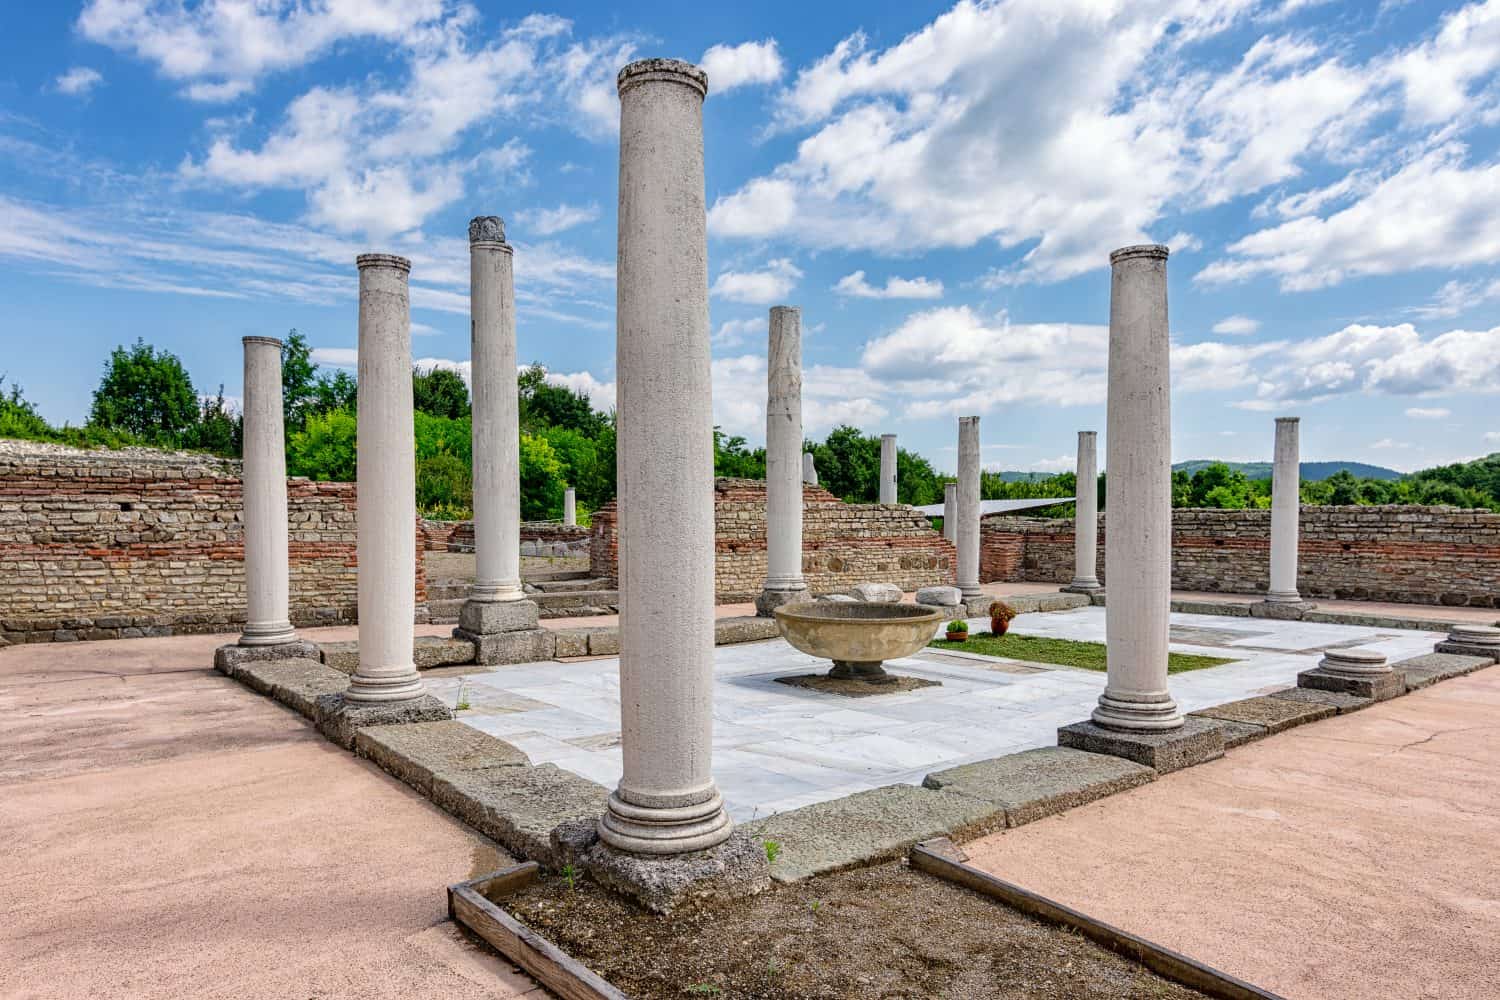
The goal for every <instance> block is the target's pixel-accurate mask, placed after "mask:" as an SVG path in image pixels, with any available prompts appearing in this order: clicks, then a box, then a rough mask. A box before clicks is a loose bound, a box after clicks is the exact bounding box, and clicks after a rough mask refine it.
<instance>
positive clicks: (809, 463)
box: [802, 451, 818, 486]
mask: <svg viewBox="0 0 1500 1000" xmlns="http://www.w3.org/2000/svg"><path fill="white" fill-rule="evenodd" d="M802 481H803V482H804V483H806V484H807V485H809V486H816V485H818V466H817V463H815V462H814V461H813V456H812V452H810V451H809V452H804V453H803V455H802Z"/></svg>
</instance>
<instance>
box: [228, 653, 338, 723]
mask: <svg viewBox="0 0 1500 1000" xmlns="http://www.w3.org/2000/svg"><path fill="white" fill-rule="evenodd" d="M235 680H237V681H239V682H240V683H241V684H243V685H245V686H246V687H248V688H249V689H250V690H252V691H258V692H259V693H261V694H263V695H266V696H267V697H269V698H272V699H274V700H276V701H279V702H281V703H282V704H283V705H285V706H286V707H287V708H290V709H291V710H292V711H294V712H296V713H298V714H299V715H301V716H303V717H304V718H307V719H315V718H316V715H317V702H318V699H319V698H321V697H322V696H324V695H329V694H338V693H340V692H342V691H343V690H344V689H345V688H346V687H348V686H349V678H348V677H346V676H344V675H343V674H341V673H339V672H338V671H337V670H333V669H331V668H329V667H326V666H324V665H323V664H321V663H319V662H318V661H317V660H315V659H299V660H252V661H250V662H249V663H246V664H243V665H241V666H240V668H239V671H238V673H236V674H235Z"/></svg>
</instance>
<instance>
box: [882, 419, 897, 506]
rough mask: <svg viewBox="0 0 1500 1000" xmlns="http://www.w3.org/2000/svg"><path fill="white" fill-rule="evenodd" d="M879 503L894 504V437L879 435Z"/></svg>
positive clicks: (891, 435)
mask: <svg viewBox="0 0 1500 1000" xmlns="http://www.w3.org/2000/svg"><path fill="white" fill-rule="evenodd" d="M880 502H881V503H895V502H896V435H894V434H882V435H880Z"/></svg>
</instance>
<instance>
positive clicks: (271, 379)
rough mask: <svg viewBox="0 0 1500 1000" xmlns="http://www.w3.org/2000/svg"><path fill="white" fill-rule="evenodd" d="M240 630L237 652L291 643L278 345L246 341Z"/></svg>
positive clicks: (272, 341) (265, 339)
mask: <svg viewBox="0 0 1500 1000" xmlns="http://www.w3.org/2000/svg"><path fill="white" fill-rule="evenodd" d="M243 344H244V347H245V382H244V401H243V405H244V413H245V439H244V466H243V471H242V473H241V475H242V480H241V481H242V482H243V484H244V487H243V492H244V498H245V629H244V632H243V633H241V635H240V645H241V646H277V645H283V644H286V643H290V642H294V641H295V640H296V638H297V633H296V632H294V631H293V630H292V623H291V619H290V617H289V614H288V606H289V603H290V601H289V587H290V581H289V572H290V564H289V561H288V557H287V512H286V437H285V433H286V432H285V428H284V426H283V421H282V411H281V341H279V340H277V339H276V338H274V337H245V338H243Z"/></svg>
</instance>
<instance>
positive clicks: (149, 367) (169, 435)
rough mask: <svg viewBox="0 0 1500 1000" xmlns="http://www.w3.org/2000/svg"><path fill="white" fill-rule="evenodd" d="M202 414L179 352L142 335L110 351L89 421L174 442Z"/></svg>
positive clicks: (173, 443)
mask: <svg viewBox="0 0 1500 1000" xmlns="http://www.w3.org/2000/svg"><path fill="white" fill-rule="evenodd" d="M198 417H199V411H198V394H197V392H195V391H194V390H193V380H192V379H191V378H189V377H188V373H187V369H185V368H183V367H182V361H181V360H180V359H179V358H178V357H177V355H175V354H173V353H171V352H170V351H158V350H156V348H154V347H152V346H151V345H150V344H148V343H146V342H145V341H144V340H140V339H138V340H136V342H135V344H134V346H132V347H130V348H128V349H127V348H125V347H117V348H115V349H114V350H113V351H111V352H110V355H109V361H108V362H107V363H106V364H105V366H104V377H103V378H102V379H100V381H99V388H97V389H95V390H94V402H93V406H92V407H91V408H90V410H89V423H91V424H96V425H98V426H100V427H105V428H109V429H111V430H120V431H126V432H128V433H131V434H136V435H139V436H140V437H142V438H145V439H146V440H148V441H151V442H153V443H156V444H161V445H167V446H173V445H176V444H177V443H178V442H179V441H180V440H181V438H182V435H183V433H184V432H185V431H187V430H188V428H190V427H192V426H193V425H194V424H195V423H197V422H198Z"/></svg>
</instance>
